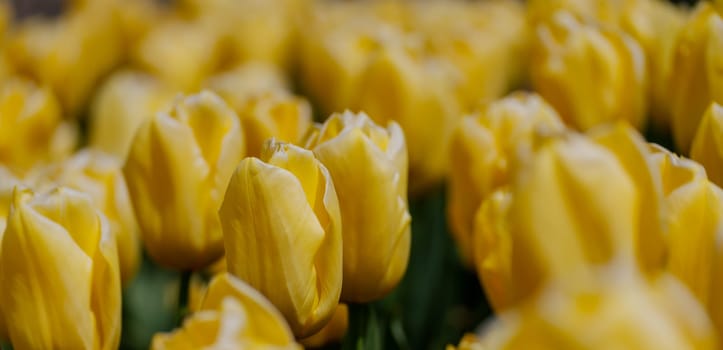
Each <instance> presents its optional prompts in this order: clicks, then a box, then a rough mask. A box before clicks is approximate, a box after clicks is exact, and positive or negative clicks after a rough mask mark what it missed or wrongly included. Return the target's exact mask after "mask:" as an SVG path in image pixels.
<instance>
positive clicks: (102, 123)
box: [88, 71, 175, 159]
mask: <svg viewBox="0 0 723 350" xmlns="http://www.w3.org/2000/svg"><path fill="white" fill-rule="evenodd" d="M174 96H175V92H174V91H173V90H171V89H170V88H168V87H167V86H165V85H163V84H162V83H161V82H159V81H158V80H157V79H155V78H153V77H152V76H150V75H147V74H144V73H140V72H135V71H121V72H117V73H114V74H113V75H112V76H111V77H110V78H108V80H106V82H105V83H104V84H103V85H102V86H101V88H100V89H99V91H98V94H97V96H96V97H95V99H94V101H93V103H92V106H91V112H90V118H91V120H90V130H89V135H88V137H89V139H90V140H89V143H90V145H91V146H92V147H94V148H98V149H100V150H102V151H105V152H108V153H110V154H112V155H114V156H117V157H119V158H120V159H125V157H126V155H127V154H128V150H130V148H131V143H132V142H133V137H134V136H135V134H136V131H137V130H138V128H139V127H140V125H141V124H142V123H143V122H144V121H145V120H147V119H150V118H151V117H152V116H153V115H154V114H155V113H156V112H158V111H161V110H163V109H164V107H166V106H169V105H170V103H171V102H172V101H173V97H174Z"/></svg>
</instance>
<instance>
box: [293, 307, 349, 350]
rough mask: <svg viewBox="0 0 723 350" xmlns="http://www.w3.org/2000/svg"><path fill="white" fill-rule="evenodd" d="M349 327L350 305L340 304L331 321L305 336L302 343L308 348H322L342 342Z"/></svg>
mask: <svg viewBox="0 0 723 350" xmlns="http://www.w3.org/2000/svg"><path fill="white" fill-rule="evenodd" d="M348 327H349V307H348V306H347V305H346V304H339V306H337V307H336V311H334V316H332V317H331V320H329V323H327V324H326V326H324V328H322V329H321V330H320V331H318V332H317V333H316V334H314V335H312V336H310V337H308V338H304V339H302V340H301V343H302V344H303V345H304V346H305V347H308V348H320V347H323V346H324V345H329V344H335V343H339V342H341V340H342V339H344V335H346V330H347V328H348Z"/></svg>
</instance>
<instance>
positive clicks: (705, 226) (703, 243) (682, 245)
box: [650, 147, 723, 327]
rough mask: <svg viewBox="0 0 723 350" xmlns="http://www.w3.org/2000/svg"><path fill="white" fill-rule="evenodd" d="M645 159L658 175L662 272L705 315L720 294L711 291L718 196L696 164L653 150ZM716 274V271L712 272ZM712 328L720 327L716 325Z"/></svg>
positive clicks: (721, 212)
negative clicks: (664, 236) (680, 285)
mask: <svg viewBox="0 0 723 350" xmlns="http://www.w3.org/2000/svg"><path fill="white" fill-rule="evenodd" d="M656 150H657V152H655V153H653V154H652V155H651V156H650V157H651V160H652V161H653V162H654V164H656V165H657V167H658V171H659V172H660V175H661V178H662V183H663V193H664V195H665V199H664V204H665V209H666V215H665V222H664V224H665V225H666V229H667V239H666V240H667V243H668V251H669V252H668V259H667V269H668V271H670V273H671V274H673V275H674V276H676V277H678V278H679V279H680V280H681V281H682V282H683V283H684V284H685V285H686V286H687V287H688V288H689V289H690V290H691V292H692V293H693V294H694V295H695V296H696V298H698V301H699V302H700V303H701V305H703V306H704V307H705V308H706V309H708V311H709V312H710V314H711V315H713V314H714V313H715V312H714V311H716V312H718V313H720V310H713V309H714V308H715V305H717V304H716V303H717V301H714V300H716V299H718V298H719V293H720V291H719V290H717V289H713V286H714V284H715V283H716V282H715V280H716V279H719V278H720V275H718V276H716V275H715V274H714V268H715V264H716V260H717V259H719V257H717V256H716V254H719V252H716V249H717V248H716V247H717V244H718V243H717V240H718V239H719V236H720V232H722V231H721V230H722V229H723V191H722V190H721V189H720V188H719V187H718V186H716V185H714V184H712V183H711V182H709V181H708V179H707V178H706V174H705V169H703V167H702V166H701V165H700V164H697V163H695V162H693V161H691V160H688V159H685V158H678V157H677V156H675V155H674V154H672V153H670V152H668V151H666V150H664V149H662V148H659V147H658V148H656ZM717 273H718V274H720V271H718V272H717ZM718 326H719V327H720V326H722V325H721V324H718Z"/></svg>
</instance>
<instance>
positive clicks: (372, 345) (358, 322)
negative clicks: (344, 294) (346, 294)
mask: <svg viewBox="0 0 723 350" xmlns="http://www.w3.org/2000/svg"><path fill="white" fill-rule="evenodd" d="M384 329H385V328H384V325H383V322H382V320H381V318H380V317H379V314H378V312H377V310H376V309H375V307H374V305H373V304H349V328H348V330H347V334H346V337H344V343H343V344H342V349H344V350H376V349H382V348H383V345H384V344H383V339H384V338H383V332H384Z"/></svg>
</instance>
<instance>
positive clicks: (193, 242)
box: [123, 91, 244, 269]
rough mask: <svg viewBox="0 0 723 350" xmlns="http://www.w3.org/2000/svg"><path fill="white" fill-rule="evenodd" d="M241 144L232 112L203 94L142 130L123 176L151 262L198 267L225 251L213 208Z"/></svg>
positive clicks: (241, 150) (184, 100) (217, 204)
mask: <svg viewBox="0 0 723 350" xmlns="http://www.w3.org/2000/svg"><path fill="white" fill-rule="evenodd" d="M243 143H244V141H243V137H242V132H241V130H240V127H239V122H238V117H237V116H236V114H235V113H234V112H233V110H231V109H230V108H229V107H228V106H227V105H226V103H224V102H223V100H222V99H221V98H220V97H218V96H216V95H214V94H213V93H211V92H206V91H204V92H201V93H200V94H196V95H189V96H186V97H183V98H179V99H177V100H176V102H175V103H174V105H173V107H172V108H171V110H170V111H169V112H160V113H158V114H156V115H155V116H154V117H153V118H151V119H149V120H147V121H145V122H144V123H143V125H142V126H141V127H140V129H139V130H138V133H137V134H136V137H135V139H134V141H133V145H132V148H131V150H130V153H129V154H128V158H127V160H126V163H125V166H124V168H123V173H124V174H125V176H126V182H127V183H128V190H129V192H130V195H131V200H132V203H133V207H134V209H135V214H136V218H137V219H138V223H139V225H140V227H141V233H142V234H141V238H142V239H143V242H144V244H145V247H146V250H147V251H148V254H149V255H150V256H151V258H153V259H154V260H155V261H156V262H158V263H159V264H161V265H164V266H170V267H173V268H176V269H196V268H201V267H204V266H206V265H208V264H210V263H212V262H213V261H215V260H216V259H218V258H219V257H220V256H221V255H222V254H223V234H222V232H221V224H220V222H219V217H218V209H219V207H220V206H221V201H222V200H223V196H224V193H225V192H224V191H225V190H226V186H227V185H228V182H229V179H230V178H231V174H232V173H233V169H234V168H235V167H236V165H237V164H238V162H239V161H240V160H241V158H242V157H243V154H244V144H243Z"/></svg>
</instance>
